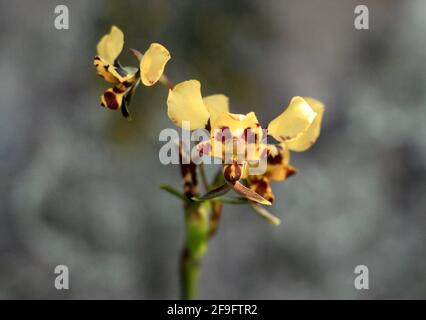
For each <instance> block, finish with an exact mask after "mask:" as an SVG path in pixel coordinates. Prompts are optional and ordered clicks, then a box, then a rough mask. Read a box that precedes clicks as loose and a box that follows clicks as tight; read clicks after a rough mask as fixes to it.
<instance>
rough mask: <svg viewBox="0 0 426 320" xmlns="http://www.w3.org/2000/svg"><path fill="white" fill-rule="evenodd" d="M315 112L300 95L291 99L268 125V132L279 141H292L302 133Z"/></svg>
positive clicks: (310, 122) (306, 128)
mask: <svg viewBox="0 0 426 320" xmlns="http://www.w3.org/2000/svg"><path fill="white" fill-rule="evenodd" d="M316 116H317V113H316V112H315V111H314V110H313V109H312V107H311V106H310V105H309V104H308V103H307V102H306V101H305V99H303V98H302V97H294V98H293V99H291V101H290V104H289V106H288V107H287V109H286V110H285V111H284V112H283V113H281V114H280V115H279V116H278V117H277V118H275V119H274V120H272V121H271V122H270V123H269V126H268V134H269V135H271V136H273V137H274V138H275V139H277V140H278V141H280V142H285V141H288V142H289V141H292V140H295V139H297V138H299V137H300V136H301V135H303V134H304V133H305V132H306V131H307V130H308V129H309V127H310V125H311V124H312V122H313V121H314V120H315V117H316Z"/></svg>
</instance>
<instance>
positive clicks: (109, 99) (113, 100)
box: [104, 91, 120, 110]
mask: <svg viewBox="0 0 426 320" xmlns="http://www.w3.org/2000/svg"><path fill="white" fill-rule="evenodd" d="M104 99H105V101H106V105H107V107H108V108H109V109H112V110H117V109H118V108H119V107H120V106H119V105H118V102H117V97H116V95H115V94H114V93H113V92H110V91H107V92H105V93H104Z"/></svg>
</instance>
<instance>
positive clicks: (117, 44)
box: [94, 26, 324, 223]
mask: <svg viewBox="0 0 426 320" xmlns="http://www.w3.org/2000/svg"><path fill="white" fill-rule="evenodd" d="M123 45H124V36H123V33H122V31H121V30H120V29H119V28H117V27H115V26H113V27H112V28H111V31H110V33H109V34H107V35H105V36H103V37H102V39H101V40H100V41H99V43H98V46H97V56H96V57H95V59H94V65H95V67H96V69H97V72H98V74H99V75H100V76H101V77H102V78H104V79H105V80H106V81H107V82H110V83H112V84H113V85H114V86H113V87H111V88H108V89H107V90H106V91H105V92H104V93H103V94H102V96H101V105H102V106H104V107H107V108H109V109H113V110H118V109H121V111H122V114H123V115H124V116H125V117H126V118H128V117H129V111H128V105H129V103H130V99H131V98H132V96H133V95H134V93H135V90H136V88H137V86H138V84H139V83H140V82H142V83H143V84H144V85H145V86H152V85H154V84H155V83H156V82H157V81H160V82H161V83H163V84H165V85H166V86H167V87H168V88H169V92H168V98H167V115H168V117H169V118H170V120H171V121H172V122H173V123H174V124H176V125H177V126H179V127H182V126H183V123H184V122H185V123H189V129H190V130H197V129H207V130H209V132H210V139H209V140H208V141H204V142H201V143H199V145H198V146H197V147H198V150H199V152H200V155H203V156H205V155H208V156H211V157H214V158H219V159H221V162H222V177H223V179H224V183H223V184H220V185H219V186H215V187H214V188H213V189H212V190H208V189H210V188H207V187H206V189H207V191H208V192H207V193H206V194H205V195H204V196H200V197H197V196H196V195H195V194H193V193H194V192H189V191H188V192H186V193H188V194H191V196H193V197H192V198H191V199H189V200H191V201H207V200H211V199H217V198H218V197H221V196H223V195H224V194H225V193H226V192H228V191H229V190H231V189H233V190H235V191H236V192H237V193H239V194H241V195H242V196H243V197H244V198H245V199H247V200H248V201H249V203H250V204H251V205H252V206H253V207H254V208H255V209H256V211H258V212H259V213H260V214H261V215H262V216H264V217H266V218H268V219H269V220H270V221H272V222H274V223H279V219H277V218H275V217H272V215H270V214H269V213H268V212H267V211H266V210H265V209H264V208H263V207H259V205H258V204H263V205H271V204H272V202H273V201H274V198H275V196H274V194H273V192H272V188H271V181H283V180H285V179H287V178H288V177H290V176H292V175H294V174H295V173H296V172H298V170H297V169H296V168H294V167H293V166H291V165H290V151H295V152H301V151H305V150H307V149H308V148H309V147H310V146H311V145H312V144H314V143H315V141H316V140H317V138H318V136H319V134H320V127H321V121H322V117H323V113H324V105H323V103H321V102H320V101H318V100H315V99H313V98H310V97H300V96H296V97H294V98H292V99H291V101H290V103H289V105H288V107H287V108H286V109H285V110H284V111H283V112H282V113H281V114H280V115H278V116H277V117H276V118H275V119H273V120H272V121H271V122H270V123H269V124H268V125H267V127H266V129H262V126H261V124H260V123H259V121H258V119H257V117H256V114H255V113H254V112H249V113H247V114H245V115H242V114H234V113H231V112H230V111H229V99H228V97H226V96H225V95H223V94H215V95H210V96H205V97H203V96H202V93H201V84H200V82H199V81H198V80H187V81H183V82H180V83H178V84H176V85H173V84H172V83H171V82H170V81H169V80H168V78H167V77H166V76H165V75H164V74H163V72H164V68H165V65H166V63H167V62H168V61H169V60H170V58H171V57H170V53H169V51H168V50H167V49H166V48H165V47H164V46H162V45H161V44H158V43H153V44H151V45H150V47H149V48H148V50H147V51H146V52H145V53H144V54H141V53H140V52H139V51H137V50H135V49H131V52H132V53H133V55H134V56H135V57H136V58H137V60H138V62H139V66H138V67H137V68H136V67H123V66H121V64H120V63H119V61H118V59H117V58H118V56H119V55H120V53H121V51H122V49H123ZM268 136H270V137H273V138H274V139H275V140H276V141H277V144H268V143H266V138H267V137H268ZM262 161H263V162H264V163H266V168H265V170H263V171H261V172H260V173H254V174H253V171H252V170H251V169H254V168H256V167H257V166H259V164H260V163H261V162H262ZM188 168H189V167H188ZM190 169H191V170H185V175H186V176H185V179H187V182H186V183H187V185H189V184H191V183H192V184H194V183H195V181H196V179H195V177H193V175H195V167H191V168H190ZM254 172H256V171H255V170H254ZM190 182H191V183H190ZM195 187H196V185H195V184H194V190H196V188H195Z"/></svg>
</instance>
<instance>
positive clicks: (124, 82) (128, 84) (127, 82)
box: [122, 81, 132, 88]
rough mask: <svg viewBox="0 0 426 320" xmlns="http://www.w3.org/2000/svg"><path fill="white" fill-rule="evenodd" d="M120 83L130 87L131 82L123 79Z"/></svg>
mask: <svg viewBox="0 0 426 320" xmlns="http://www.w3.org/2000/svg"><path fill="white" fill-rule="evenodd" d="M122 85H123V86H125V87H126V88H128V87H130V86H131V85H132V84H131V83H130V82H129V81H123V82H122Z"/></svg>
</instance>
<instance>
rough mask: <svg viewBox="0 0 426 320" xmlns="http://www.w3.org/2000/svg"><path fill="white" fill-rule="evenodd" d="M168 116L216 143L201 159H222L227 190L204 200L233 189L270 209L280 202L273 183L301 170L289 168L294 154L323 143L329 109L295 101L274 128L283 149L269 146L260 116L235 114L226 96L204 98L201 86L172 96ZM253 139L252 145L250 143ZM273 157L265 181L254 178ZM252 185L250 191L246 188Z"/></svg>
mask: <svg viewBox="0 0 426 320" xmlns="http://www.w3.org/2000/svg"><path fill="white" fill-rule="evenodd" d="M167 104H168V116H169V118H170V119H171V120H172V121H173V122H174V123H175V124H176V125H178V126H182V122H183V121H189V123H190V130H195V129H201V128H209V129H210V140H209V141H206V142H202V143H200V144H199V145H198V149H199V151H200V152H201V153H204V154H206V153H207V154H209V155H211V156H213V157H217V158H221V159H222V163H223V176H224V178H225V180H226V182H227V183H226V184H224V185H222V186H220V187H218V188H216V189H215V190H212V191H210V192H208V193H207V194H206V195H205V196H203V197H200V199H207V198H213V197H217V196H220V195H222V194H224V193H226V192H227V191H229V190H230V189H231V188H232V189H234V190H235V191H236V192H238V193H240V194H242V195H243V196H245V197H246V198H247V199H249V200H251V201H254V202H258V203H261V204H266V205H270V204H271V203H272V201H273V200H274V195H273V193H272V189H271V188H270V183H269V181H270V180H284V179H285V178H286V177H288V176H290V175H291V174H294V173H295V172H296V169H295V168H293V167H291V166H289V164H288V161H289V150H293V151H304V150H306V149H307V148H309V147H310V146H311V145H312V144H313V143H314V142H315V140H316V139H317V138H318V135H319V131H320V125H321V119H322V114H323V112H324V106H323V104H322V103H321V102H319V101H317V100H315V99H312V98H302V97H294V98H293V99H292V100H291V102H290V104H289V106H288V108H287V109H286V110H285V111H284V112H283V113H282V114H280V115H279V116H278V117H277V118H275V119H274V120H272V121H271V122H270V123H269V125H268V131H267V133H268V135H271V136H273V137H274V138H275V139H276V140H278V141H279V142H280V144H279V145H277V146H274V145H266V144H264V143H263V138H264V130H262V128H261V125H260V124H259V122H258V120H257V117H256V115H255V113H254V112H250V113H247V114H246V115H240V114H233V113H230V112H229V100H228V98H227V97H226V96H224V95H214V96H209V97H205V98H203V97H202V95H201V85H200V82H199V81H197V80H189V81H184V82H181V83H179V84H178V85H176V86H175V87H174V88H172V89H170V90H169V97H168V100H167ZM250 136H251V137H252V139H249V137H250ZM265 156H267V167H266V171H265V173H264V174H263V175H253V176H250V175H249V174H248V173H247V172H248V169H249V168H250V166H253V165H256V164H258V163H259V161H261V160H262V159H264V157H265ZM240 180H247V184H248V186H249V188H247V187H246V186H245V185H244V184H242V183H240Z"/></svg>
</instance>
